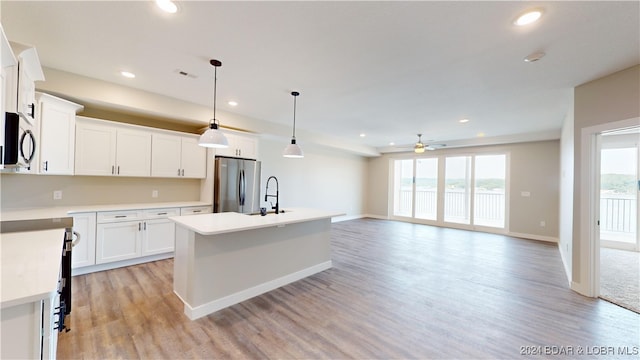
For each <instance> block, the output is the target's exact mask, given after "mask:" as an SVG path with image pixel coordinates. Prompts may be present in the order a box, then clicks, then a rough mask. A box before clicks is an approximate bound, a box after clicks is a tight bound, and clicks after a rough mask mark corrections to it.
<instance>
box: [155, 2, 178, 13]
mask: <svg viewBox="0 0 640 360" xmlns="http://www.w3.org/2000/svg"><path fill="white" fill-rule="evenodd" d="M156 5H157V6H158V7H159V8H160V10H162V11H164V12H166V13H169V14H175V13H176V12H177V11H178V5H176V4H175V3H174V2H173V1H171V0H156Z"/></svg>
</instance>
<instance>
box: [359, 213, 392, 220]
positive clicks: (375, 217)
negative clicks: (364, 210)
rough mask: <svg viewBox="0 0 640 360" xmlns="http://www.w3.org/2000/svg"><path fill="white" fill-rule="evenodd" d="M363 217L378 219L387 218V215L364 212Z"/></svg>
mask: <svg viewBox="0 0 640 360" xmlns="http://www.w3.org/2000/svg"><path fill="white" fill-rule="evenodd" d="M362 217H363V218H372V219H379V220H389V217H388V216H384V215H374V214H364V215H362Z"/></svg>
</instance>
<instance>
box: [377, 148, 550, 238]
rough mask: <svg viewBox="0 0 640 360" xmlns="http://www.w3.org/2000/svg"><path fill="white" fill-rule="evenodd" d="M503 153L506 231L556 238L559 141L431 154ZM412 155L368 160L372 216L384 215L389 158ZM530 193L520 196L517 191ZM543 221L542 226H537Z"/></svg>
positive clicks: (443, 155) (386, 156) (386, 208)
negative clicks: (505, 162)
mask: <svg viewBox="0 0 640 360" xmlns="http://www.w3.org/2000/svg"><path fill="white" fill-rule="evenodd" d="M484 153H507V154H508V157H509V165H508V166H509V175H508V176H509V203H508V211H509V214H508V218H509V224H508V230H509V231H510V232H513V233H519V234H528V235H534V236H537V237H540V238H553V239H556V238H557V237H558V231H559V230H558V229H559V223H558V208H559V203H558V198H559V171H560V142H559V141H558V140H550V141H537V142H527V143H518V144H507V145H496V146H482V147H470V148H458V149H442V150H437V152H435V153H434V154H433V155H432V154H428V155H430V156H438V157H439V160H438V161H444V157H445V156H448V155H476V154H484ZM411 157H413V155H411V154H409V155H406V154H405V155H399V154H395V155H385V156H382V157H379V158H371V159H368V164H369V165H368V175H367V179H368V182H369V187H368V190H367V204H368V211H369V213H370V214H372V215H376V216H382V217H387V216H390V215H391V214H389V211H388V209H389V202H390V201H392V198H391V197H390V196H388V192H389V185H390V180H389V176H390V175H389V172H390V167H389V161H390V160H393V159H395V158H411ZM523 191H526V192H529V193H530V194H531V196H529V197H523V196H522V195H521V192H523ZM540 221H545V222H546V225H545V227H541V226H540Z"/></svg>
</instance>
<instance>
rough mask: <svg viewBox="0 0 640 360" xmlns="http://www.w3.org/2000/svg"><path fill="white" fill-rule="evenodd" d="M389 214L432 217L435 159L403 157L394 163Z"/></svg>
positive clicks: (434, 210) (435, 197)
mask: <svg viewBox="0 0 640 360" xmlns="http://www.w3.org/2000/svg"><path fill="white" fill-rule="evenodd" d="M393 193H394V201H393V215H394V216H401V217H411V218H416V219H425V220H436V219H437V214H438V211H437V209H438V159H437V158H425V159H405V160H396V161H395V163H394V191H393Z"/></svg>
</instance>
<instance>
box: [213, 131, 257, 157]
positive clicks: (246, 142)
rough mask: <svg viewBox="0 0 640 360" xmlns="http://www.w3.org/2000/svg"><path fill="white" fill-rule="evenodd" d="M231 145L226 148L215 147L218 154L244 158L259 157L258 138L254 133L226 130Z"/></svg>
mask: <svg viewBox="0 0 640 360" xmlns="http://www.w3.org/2000/svg"><path fill="white" fill-rule="evenodd" d="M224 134H225V136H226V137H227V140H228V141H229V147H228V148H225V149H215V150H216V155H218V156H229V157H236V158H243V159H257V157H258V138H256V137H255V136H254V135H249V134H242V133H237V132H233V133H232V132H227V131H225V132H224Z"/></svg>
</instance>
